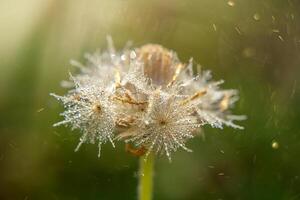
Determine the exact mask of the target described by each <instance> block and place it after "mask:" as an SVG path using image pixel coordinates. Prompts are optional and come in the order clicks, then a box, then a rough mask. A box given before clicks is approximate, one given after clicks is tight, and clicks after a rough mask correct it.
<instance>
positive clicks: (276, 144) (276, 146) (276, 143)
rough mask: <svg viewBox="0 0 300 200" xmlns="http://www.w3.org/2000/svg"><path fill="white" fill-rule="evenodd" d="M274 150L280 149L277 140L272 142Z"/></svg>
mask: <svg viewBox="0 0 300 200" xmlns="http://www.w3.org/2000/svg"><path fill="white" fill-rule="evenodd" d="M272 148H273V149H278V148H279V143H278V142H276V141H275V140H274V141H273V142H272Z"/></svg>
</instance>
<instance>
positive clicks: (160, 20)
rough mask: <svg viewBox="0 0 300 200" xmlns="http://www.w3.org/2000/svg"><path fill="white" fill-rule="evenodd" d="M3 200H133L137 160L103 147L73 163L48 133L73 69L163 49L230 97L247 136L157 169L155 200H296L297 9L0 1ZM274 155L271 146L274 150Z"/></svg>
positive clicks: (282, 3)
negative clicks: (109, 49)
mask: <svg viewBox="0 0 300 200" xmlns="http://www.w3.org/2000/svg"><path fill="white" fill-rule="evenodd" d="M0 22H1V31H0V70H1V71H0V113H1V115H0V199H5V200H6V199H9V200H11V199H12V200H14V199H26V200H29V199H46V200H47V199H54V200H56V199H70V200H75V199H101V200H105V199H136V196H137V189H136V186H137V169H138V159H137V158H135V157H133V156H131V155H129V154H127V153H125V152H124V145H123V144H122V143H120V144H118V145H117V147H116V149H112V148H111V145H109V144H108V145H105V147H104V149H103V151H102V155H101V158H100V159H98V158H97V146H96V145H83V146H82V148H81V149H80V151H79V152H78V153H74V148H75V147H76V145H77V143H78V139H79V133H78V132H71V131H70V130H69V129H68V128H64V127H59V128H53V127H52V124H53V123H55V122H57V121H59V120H60V119H61V118H60V117H59V115H58V113H59V112H61V111H62V106H61V105H60V104H59V103H58V102H57V101H56V100H55V99H54V98H52V97H50V96H49V93H50V92H55V93H58V94H63V93H65V92H66V91H65V90H64V89H62V88H61V87H60V81H61V80H64V79H67V78H68V72H69V71H74V69H73V68H72V67H71V66H70V65H69V60H70V59H77V60H79V61H83V60H84V59H83V54H84V52H93V51H94V50H96V49H97V48H100V49H101V48H102V49H103V48H106V39H105V37H106V35H111V36H112V37H113V39H114V42H115V45H116V47H117V48H122V47H123V46H124V45H125V43H126V41H128V40H131V41H133V44H134V46H139V45H143V44H146V43H159V44H162V45H164V46H166V47H167V48H170V49H174V50H175V51H177V53H178V55H179V57H180V59H181V60H182V61H184V62H186V61H188V59H189V58H190V57H193V58H194V60H195V61H196V62H197V63H199V64H201V65H202V67H203V68H204V69H211V70H212V71H213V75H214V78H215V79H216V80H218V79H224V80H226V82H225V84H224V85H223V87H225V88H237V89H239V91H240V97H241V99H240V101H239V102H238V103H237V106H236V108H235V109H234V112H235V113H236V114H245V115H247V116H248V119H247V120H246V121H243V122H241V123H240V124H241V125H243V126H245V130H243V131H240V130H233V129H231V128H225V129H224V130H217V129H212V128H211V127H205V128H204V129H205V133H206V134H205V139H204V140H203V139H201V138H200V137H198V138H196V139H194V140H192V141H190V142H189V144H188V146H189V147H190V148H192V149H193V150H194V152H193V153H187V152H184V151H178V152H177V153H176V154H174V156H173V162H172V163H171V164H170V163H169V162H168V161H167V159H165V158H158V159H157V161H156V165H155V169H156V171H155V188H154V199H155V200H159V199H161V200H166V199H175V200H194V199H195V200H196V199H197V200H198V199H204V200H207V199H216V200H221V199H222V200H227V199H230V200H231V199H241V200H244V199H246V200H248V199H249V200H252V199H262V200H268V199H272V200H274V199H288V200H296V199H300V159H299V154H300V107H299V102H300V91H299V86H300V83H299V81H300V80H299V78H300V54H299V53H300V2H299V1H297V0H243V1H240V0H236V1H234V0H232V1H226V0H189V1H183V0H176V1H175V0H164V1H159V0H156V1H134V0H111V1H108V0H107V1H98V0H87V1H83V0H82V1H79V0H64V1H62V0H26V1H21V0H2V1H1V2H0ZM272 145H273V146H272Z"/></svg>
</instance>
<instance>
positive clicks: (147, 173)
mask: <svg viewBox="0 0 300 200" xmlns="http://www.w3.org/2000/svg"><path fill="white" fill-rule="evenodd" d="M153 168H154V156H153V154H150V155H149V156H148V157H147V159H146V160H145V156H142V157H140V171H139V187H138V195H139V197H138V199H139V200H151V199H152V188H153V173H154V172H153Z"/></svg>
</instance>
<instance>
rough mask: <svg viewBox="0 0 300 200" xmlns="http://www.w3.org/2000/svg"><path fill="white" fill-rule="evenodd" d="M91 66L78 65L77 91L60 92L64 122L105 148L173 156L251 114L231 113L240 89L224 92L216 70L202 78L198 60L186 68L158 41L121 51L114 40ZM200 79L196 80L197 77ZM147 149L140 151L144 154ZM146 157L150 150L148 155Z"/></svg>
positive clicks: (72, 84) (73, 83)
mask: <svg viewBox="0 0 300 200" xmlns="http://www.w3.org/2000/svg"><path fill="white" fill-rule="evenodd" d="M86 59H87V64H85V65H83V64H80V63H78V62H75V61H72V64H73V65H75V66H77V67H78V68H79V70H80V72H79V73H78V74H77V75H74V76H73V75H70V81H67V82H65V83H67V84H64V85H66V86H68V88H69V92H68V93H67V94H66V95H64V96H59V95H56V94H52V95H53V96H54V97H56V98H57V99H58V100H60V101H61V102H62V103H63V104H64V108H65V111H64V112H63V113H62V114H61V115H62V116H63V117H64V119H63V120H62V121H61V122H58V123H56V124H55V126H58V125H68V126H70V127H71V128H72V129H79V130H81V132H82V136H81V138H80V142H79V144H78V146H77V148H76V150H78V148H79V147H80V146H81V145H82V144H83V143H97V144H98V145H99V156H100V149H101V145H102V144H104V143H106V142H107V141H109V142H110V143H111V144H112V146H114V142H113V141H114V140H119V141H124V142H125V143H126V144H127V145H126V146H127V149H128V148H129V151H130V152H139V155H140V154H143V153H145V154H146V156H147V155H149V154H150V153H152V152H153V153H156V154H159V155H166V156H167V158H168V159H169V160H171V154H172V153H173V152H175V151H177V150H178V149H180V148H181V149H184V150H186V151H188V152H190V151H191V150H190V149H189V148H188V147H187V146H186V143H187V141H188V140H189V139H191V138H193V137H195V136H196V135H199V134H201V133H202V132H201V127H202V126H204V125H206V124H207V125H211V126H212V127H214V128H223V126H224V125H225V126H230V127H232V128H237V129H242V127H241V126H239V125H236V124H235V123H234V121H235V120H243V119H244V118H245V117H244V116H237V115H232V114H230V108H231V107H232V106H233V104H234V103H235V102H236V101H237V100H238V96H237V91H236V90H222V89H220V87H219V85H221V84H222V83H223V81H212V77H211V74H210V72H209V71H202V72H198V73H194V71H195V69H197V67H195V66H193V61H192V60H190V61H189V62H188V63H182V62H181V61H180V60H179V58H178V57H177V55H176V53H175V52H173V51H171V50H168V49H166V48H164V47H162V46H160V45H157V44H147V45H144V46H142V47H140V48H135V49H130V48H125V49H123V50H122V51H120V52H117V51H116V50H115V49H114V47H113V45H112V42H111V40H110V39H109V48H108V50H107V51H104V52H102V53H94V54H87V55H86ZM194 74H195V75H194ZM141 149H142V151H139V150H141ZM141 152H142V153H141Z"/></svg>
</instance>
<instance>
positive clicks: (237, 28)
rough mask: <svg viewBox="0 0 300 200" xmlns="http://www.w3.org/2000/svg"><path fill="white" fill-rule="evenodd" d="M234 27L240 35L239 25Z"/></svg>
mask: <svg viewBox="0 0 300 200" xmlns="http://www.w3.org/2000/svg"><path fill="white" fill-rule="evenodd" d="M234 29H235V30H236V32H237V33H238V34H239V35H242V32H241V30H240V29H239V27H237V26H236V27H235V28H234Z"/></svg>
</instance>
